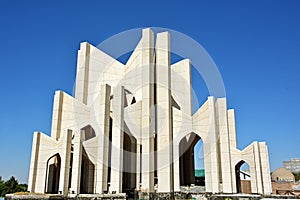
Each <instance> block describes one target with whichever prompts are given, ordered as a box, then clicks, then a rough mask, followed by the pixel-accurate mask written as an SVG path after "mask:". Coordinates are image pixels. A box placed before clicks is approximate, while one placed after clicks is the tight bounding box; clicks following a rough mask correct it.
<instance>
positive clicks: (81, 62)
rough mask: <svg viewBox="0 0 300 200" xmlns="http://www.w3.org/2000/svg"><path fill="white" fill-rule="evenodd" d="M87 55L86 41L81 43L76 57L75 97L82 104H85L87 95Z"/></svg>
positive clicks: (88, 48) (88, 47) (88, 45)
mask: <svg viewBox="0 0 300 200" xmlns="http://www.w3.org/2000/svg"><path fill="white" fill-rule="evenodd" d="M89 56H90V44H89V43H87V42H83V43H81V44H80V50H79V51H78V58H77V72H76V87H75V88H76V90H75V98H76V99H77V100H79V101H80V102H82V103H84V104H87V97H88V81H89V60H90V58H89Z"/></svg>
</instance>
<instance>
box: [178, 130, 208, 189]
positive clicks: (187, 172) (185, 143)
mask: <svg viewBox="0 0 300 200" xmlns="http://www.w3.org/2000/svg"><path fill="white" fill-rule="evenodd" d="M199 141H201V138H200V137H199V136H198V135H197V134H195V133H190V134H188V135H187V136H185V137H184V138H182V139H181V141H180V143H179V155H180V157H179V172H180V186H190V185H192V184H193V185H200V184H201V185H204V176H203V180H202V182H201V181H199V180H197V181H196V179H198V178H196V174H195V172H196V173H198V171H195V158H197V156H195V146H196V144H197V143H198V142H199ZM203 173H204V170H203ZM200 182H201V183H200Z"/></svg>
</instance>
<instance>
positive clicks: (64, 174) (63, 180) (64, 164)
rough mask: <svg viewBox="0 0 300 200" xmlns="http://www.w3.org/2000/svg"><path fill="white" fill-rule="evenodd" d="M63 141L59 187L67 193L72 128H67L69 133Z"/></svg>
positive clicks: (63, 192) (64, 193)
mask: <svg viewBox="0 0 300 200" xmlns="http://www.w3.org/2000/svg"><path fill="white" fill-rule="evenodd" d="M63 137H64V138H62V140H63V141H64V142H63V143H61V146H62V151H61V155H60V156H61V169H60V178H59V189H58V191H61V192H62V194H63V195H67V194H68V191H69V174H70V156H71V145H72V130H67V134H66V135H65V136H63Z"/></svg>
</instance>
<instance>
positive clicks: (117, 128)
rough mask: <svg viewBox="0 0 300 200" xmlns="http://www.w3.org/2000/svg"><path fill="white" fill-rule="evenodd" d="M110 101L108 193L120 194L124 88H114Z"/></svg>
mask: <svg viewBox="0 0 300 200" xmlns="http://www.w3.org/2000/svg"><path fill="white" fill-rule="evenodd" d="M113 95H114V96H113V100H112V112H113V113H112V114H113V126H112V150H111V179H110V191H116V192H117V193H120V192H122V175H123V140H124V87H123V86H116V87H115V88H114V92H113Z"/></svg>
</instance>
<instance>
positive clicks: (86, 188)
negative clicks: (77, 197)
mask: <svg viewBox="0 0 300 200" xmlns="http://www.w3.org/2000/svg"><path fill="white" fill-rule="evenodd" d="M82 151H83V152H82V160H81V177H80V194H91V193H94V176H95V165H94V163H93V162H92V161H91V160H90V159H89V157H88V155H87V153H86V151H85V150H84V148H82Z"/></svg>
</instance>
